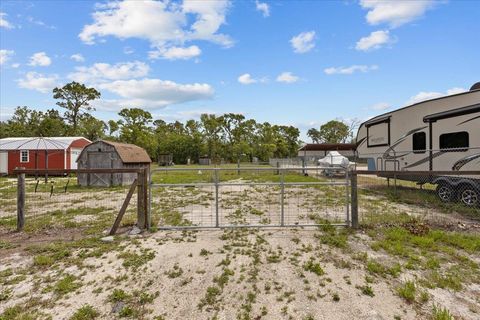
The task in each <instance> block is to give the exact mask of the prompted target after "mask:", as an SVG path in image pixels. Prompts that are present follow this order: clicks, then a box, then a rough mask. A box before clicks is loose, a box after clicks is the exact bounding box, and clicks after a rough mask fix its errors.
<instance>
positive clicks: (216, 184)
mask: <svg viewBox="0 0 480 320" xmlns="http://www.w3.org/2000/svg"><path fill="white" fill-rule="evenodd" d="M214 182H215V227H216V228H218V227H219V225H220V219H219V216H218V170H215V171H214Z"/></svg>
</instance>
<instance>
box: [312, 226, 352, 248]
mask: <svg viewBox="0 0 480 320" xmlns="http://www.w3.org/2000/svg"><path fill="white" fill-rule="evenodd" d="M316 223H318V224H322V223H326V224H325V225H323V226H321V227H320V230H321V231H322V232H321V233H319V234H316V235H315V237H316V238H317V239H319V240H320V242H321V243H323V244H326V245H328V246H332V247H335V248H342V249H346V248H347V247H348V230H347V229H341V230H337V228H335V226H332V225H331V224H329V223H328V222H325V221H323V220H318V219H317V221H316Z"/></svg>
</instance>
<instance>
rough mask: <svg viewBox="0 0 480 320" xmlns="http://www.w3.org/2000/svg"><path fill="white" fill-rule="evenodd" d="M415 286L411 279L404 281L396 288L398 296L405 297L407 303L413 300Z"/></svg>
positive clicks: (415, 290)
mask: <svg viewBox="0 0 480 320" xmlns="http://www.w3.org/2000/svg"><path fill="white" fill-rule="evenodd" d="M416 292H417V287H416V286H415V283H414V282H413V281H406V282H405V283H404V284H403V285H401V286H400V287H398V288H397V293H398V295H399V296H400V297H402V298H403V299H405V301H407V302H408V303H412V302H414V301H415V294H416Z"/></svg>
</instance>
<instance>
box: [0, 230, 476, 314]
mask: <svg viewBox="0 0 480 320" xmlns="http://www.w3.org/2000/svg"><path fill="white" fill-rule="evenodd" d="M318 234H319V231H315V230H302V229H294V230H291V229H283V230H263V231H235V232H234V233H231V232H230V231H212V230H210V231H202V232H189V233H182V232H157V233H155V234H152V235H148V236H139V237H134V238H131V237H130V238H126V239H124V240H120V243H119V245H120V247H121V249H119V250H115V251H111V252H107V253H105V254H103V255H102V256H100V257H90V258H87V259H84V260H82V267H80V268H79V267H78V266H77V265H75V264H74V265H64V264H62V263H60V264H59V265H57V266H56V267H51V268H48V269H38V268H35V267H31V266H32V257H31V256H28V255H24V254H19V253H14V254H11V255H9V256H7V257H4V258H1V259H0V272H1V271H3V270H6V269H13V270H22V269H31V272H29V273H27V276H26V278H25V279H24V280H23V281H21V282H20V283H18V284H15V285H13V286H9V289H11V290H12V291H11V292H12V293H11V296H12V297H13V298H11V299H9V300H7V301H2V302H1V303H0V314H1V312H3V310H5V308H7V307H9V306H13V305H15V304H17V303H22V301H28V299H31V298H34V297H42V299H45V300H48V301H50V302H51V303H50V304H49V307H46V308H41V310H42V311H43V312H45V313H46V314H47V315H51V316H52V317H53V319H69V318H70V317H71V316H72V315H73V314H74V312H75V311H76V310H77V309H78V308H80V307H82V306H84V305H86V304H88V305H91V306H93V307H94V308H95V309H96V310H97V311H98V312H99V319H116V318H118V317H119V313H118V311H117V312H116V311H115V309H116V308H118V305H117V304H116V303H114V302H111V301H110V299H109V296H111V294H112V292H113V290H114V289H123V290H125V292H127V293H130V294H131V293H132V292H133V291H134V290H139V292H143V293H150V294H152V295H154V294H155V293H156V294H157V295H156V296H155V298H154V299H153V301H152V302H151V303H148V304H147V305H145V306H144V307H142V308H144V309H143V310H144V311H146V312H145V314H144V315H142V316H138V318H142V319H143V318H144V319H154V317H155V316H160V315H162V316H163V317H164V319H211V318H212V317H214V316H216V317H217V319H235V318H238V317H240V316H241V315H242V313H243V312H244V311H245V310H247V309H248V310H249V312H248V315H249V317H250V318H251V319H304V318H306V317H307V316H312V317H313V319H371V320H374V319H375V320H378V319H394V317H395V316H398V317H400V318H401V319H428V317H429V311H430V310H431V304H432V303H440V304H441V305H443V306H446V307H448V308H449V309H450V311H451V312H452V313H453V314H455V315H456V316H457V317H458V319H468V320H470V319H471V320H473V319H478V314H475V313H473V312H472V311H471V310H472V306H471V305H472V303H475V301H477V302H478V300H479V299H480V298H479V296H478V293H479V292H480V291H479V290H480V286H478V285H472V286H471V287H468V288H466V289H465V290H464V291H462V292H456V293H455V292H451V291H449V290H444V289H434V290H430V292H429V293H430V294H431V297H432V298H431V299H430V301H429V302H428V303H427V304H425V305H424V306H418V305H415V304H408V303H406V302H405V301H404V300H402V299H401V298H400V297H399V296H398V295H397V294H396V291H395V288H396V286H397V285H398V284H399V283H400V282H402V281H404V280H405V279H409V278H411V277H412V275H411V274H409V273H405V274H402V275H401V276H400V277H399V278H387V279H384V278H379V277H373V280H372V281H371V283H367V282H366V277H367V276H368V275H369V274H368V272H367V271H366V270H365V266H364V263H362V262H361V261H359V260H358V259H357V258H356V257H357V256H358V254H359V253H366V254H367V255H368V256H369V257H370V258H371V259H376V260H378V261H383V260H385V259H388V258H389V257H388V256H386V255H384V254H382V253H379V252H376V251H372V250H371V249H369V246H368V243H369V241H370V239H369V237H368V236H366V235H365V234H362V233H359V234H357V235H354V236H351V237H350V241H349V246H350V249H339V248H335V247H331V246H327V245H323V244H320V243H319V241H318V239H317V237H316V236H318ZM145 250H146V251H145ZM204 250H207V251H208V253H206V254H205V255H202V254H201V252H204ZM80 251H81V250H79V251H77V252H76V253H75V255H78V254H79V252H80ZM121 252H136V253H139V254H140V253H141V252H151V253H153V255H154V257H153V258H152V259H151V260H149V261H147V262H146V263H145V264H142V265H141V266H139V268H138V269H136V270H134V269H132V268H131V267H126V266H125V265H123V262H124V259H122V258H119V254H120V253H121ZM253 252H255V253H257V254H258V256H255V255H252V253H253ZM272 256H273V257H275V256H276V257H277V259H273V260H272ZM477 258H478V257H477ZM310 259H313V260H314V261H315V262H318V263H319V265H320V266H321V268H322V269H323V271H324V274H323V275H317V274H315V273H313V272H310V271H306V270H305V269H304V268H303V267H302V266H303V265H304V263H305V262H307V261H309V260H310ZM225 261H227V262H225ZM175 266H178V267H180V268H181V270H182V272H181V274H180V275H178V276H175V277H171V276H169V275H168V274H169V272H171V271H172V270H175ZM225 268H228V269H229V270H231V271H232V274H231V275H230V277H229V278H228V281H227V282H226V283H225V284H224V287H223V289H222V290H221V293H220V294H219V295H218V296H217V297H216V299H215V302H214V303H213V304H212V305H207V306H204V307H202V308H200V307H199V304H200V303H201V301H202V299H203V298H204V297H205V295H206V290H207V288H208V287H211V286H217V284H216V282H215V279H218V277H219V276H220V275H221V274H222V272H223V271H224V270H225ZM66 274H70V275H74V276H75V277H77V278H78V279H79V280H78V281H79V283H81V286H80V287H79V288H78V289H77V290H75V292H72V293H69V294H67V295H64V296H60V297H58V296H56V295H55V293H53V292H51V291H49V290H48V287H49V286H51V284H52V279H60V278H62V277H63V276H65V275H66ZM12 277H13V276H12ZM365 285H368V286H370V287H371V289H372V291H373V294H374V295H373V296H369V295H365V294H363V293H362V290H361V289H360V288H361V287H362V286H365ZM99 288H102V289H101V290H99ZM249 293H254V295H255V297H254V298H253V299H251V300H250V302H248V301H249V300H248V294H249ZM137 295H138V293H137ZM334 295H335V296H337V297H338V299H334V298H333V297H334ZM475 295H477V298H475ZM475 299H477V300H475ZM456 319H457V318H456Z"/></svg>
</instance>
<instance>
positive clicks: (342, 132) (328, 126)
mask: <svg viewBox="0 0 480 320" xmlns="http://www.w3.org/2000/svg"><path fill="white" fill-rule="evenodd" d="M349 135H350V128H349V126H348V125H346V124H345V123H343V122H342V121H338V120H331V121H329V122H327V123H325V124H323V125H321V126H320V135H319V137H320V139H319V140H320V142H323V143H344V142H345V141H346V140H347V139H348V137H349Z"/></svg>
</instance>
